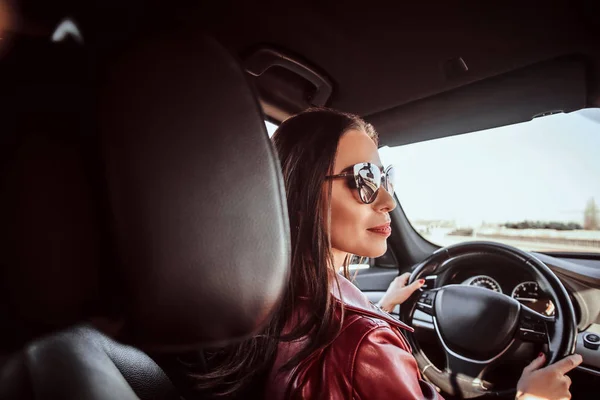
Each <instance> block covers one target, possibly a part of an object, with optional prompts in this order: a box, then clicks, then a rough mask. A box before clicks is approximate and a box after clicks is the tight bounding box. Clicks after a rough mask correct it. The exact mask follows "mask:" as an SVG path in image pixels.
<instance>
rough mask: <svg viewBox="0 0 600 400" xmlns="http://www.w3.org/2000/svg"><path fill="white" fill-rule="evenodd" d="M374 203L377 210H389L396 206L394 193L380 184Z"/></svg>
mask: <svg viewBox="0 0 600 400" xmlns="http://www.w3.org/2000/svg"><path fill="white" fill-rule="evenodd" d="M374 205H375V208H376V209H377V211H381V212H390V211H392V210H393V209H394V208H396V200H395V199H394V195H393V194H392V193H390V192H388V191H387V190H386V189H385V188H384V187H383V185H382V186H381V187H380V188H379V193H377V199H376V200H375V203H374Z"/></svg>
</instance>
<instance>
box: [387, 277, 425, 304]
mask: <svg viewBox="0 0 600 400" xmlns="http://www.w3.org/2000/svg"><path fill="white" fill-rule="evenodd" d="M408 278H410V273H409V272H406V273H404V274H402V275H400V276H398V277H396V278H395V279H394V280H393V281H392V283H390V287H388V290H387V291H386V292H385V294H384V295H383V297H382V298H381V300H379V303H378V306H379V308H381V309H382V310H384V311H387V312H391V311H392V310H393V309H394V307H396V306H397V305H398V304H402V303H404V302H405V301H406V299H408V298H409V297H410V296H411V295H412V294H413V293H414V292H415V291H416V290H417V289H419V288H420V287H421V286H423V285H424V284H425V279H419V280H418V281H414V282H413V283H411V284H410V285H408V286H407V283H408Z"/></svg>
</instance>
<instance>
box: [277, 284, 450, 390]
mask: <svg viewBox="0 0 600 400" xmlns="http://www.w3.org/2000/svg"><path fill="white" fill-rule="evenodd" d="M339 280H340V290H341V293H342V296H340V295H339V293H338V291H337V289H336V290H333V291H332V294H333V296H334V297H335V299H336V300H337V301H336V307H338V312H337V316H338V318H339V316H340V311H341V305H342V300H341V299H343V304H344V307H345V316H344V322H343V325H342V329H341V332H340V334H339V335H338V336H337V337H336V338H335V340H334V341H333V342H332V343H331V344H330V345H329V346H327V347H326V348H325V349H324V350H322V351H321V352H319V353H318V354H314V355H313V356H311V357H309V358H308V359H306V360H304V361H302V362H301V363H300V364H299V365H298V366H297V367H296V368H295V369H294V370H292V371H283V370H280V367H281V366H282V365H283V364H284V363H285V362H286V361H287V360H289V359H290V357H292V356H293V355H294V354H296V353H297V352H298V351H299V350H300V349H301V347H302V344H303V341H302V340H300V341H296V342H291V343H289V342H282V343H281V344H280V345H279V348H278V351H277V356H276V360H275V363H274V365H273V368H272V370H271V373H270V375H269V378H268V380H267V384H266V391H265V394H266V396H265V398H267V399H269V400H283V399H284V398H285V396H286V390H287V388H288V386H290V385H291V386H290V397H289V398H293V399H332V400H333V399H419V400H424V399H441V396H440V395H439V394H438V393H437V391H436V390H435V389H434V388H433V386H431V385H430V384H429V383H427V382H425V381H423V380H421V374H420V372H419V369H418V367H417V362H416V360H415V359H414V358H413V356H412V355H411V348H410V346H409V345H408V343H407V341H406V339H405V338H404V336H403V335H402V333H401V332H400V329H407V330H410V331H412V328H411V327H409V326H407V325H406V324H404V323H402V322H400V321H398V320H396V319H395V318H393V317H391V316H390V315H389V314H387V313H385V312H383V311H381V310H380V309H379V308H377V307H375V306H373V305H372V304H371V303H370V302H369V300H368V299H367V298H366V296H365V295H364V294H363V293H362V292H361V291H360V290H359V289H358V288H357V287H356V286H354V285H353V284H352V283H351V282H349V281H348V280H347V279H345V278H343V277H341V276H340V277H339ZM334 286H335V285H334ZM299 312H300V313H302V312H303V311H302V310H300V311H299ZM301 317H302V315H300V316H299V318H301ZM288 325H289V324H288ZM286 330H287V329H286ZM294 373H296V375H295V376H296V377H297V378H296V379H295V380H294V381H292V376H294ZM300 382H303V384H302V385H300Z"/></svg>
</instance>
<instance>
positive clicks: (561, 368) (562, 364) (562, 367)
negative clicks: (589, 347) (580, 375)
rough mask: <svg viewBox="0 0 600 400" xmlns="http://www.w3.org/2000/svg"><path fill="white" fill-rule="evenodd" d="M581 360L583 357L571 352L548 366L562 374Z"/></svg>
mask: <svg viewBox="0 0 600 400" xmlns="http://www.w3.org/2000/svg"><path fill="white" fill-rule="evenodd" d="M582 361H583V358H582V357H581V356H580V355H579V354H573V355H570V356H568V357H565V358H563V359H562V360H560V361H557V362H555V363H554V364H552V365H551V366H550V367H549V368H554V369H555V370H556V371H557V372H558V373H559V374H561V375H564V374H566V373H567V372H569V371H571V370H572V369H575V368H576V367H577V366H578V365H579V364H581V362H582Z"/></svg>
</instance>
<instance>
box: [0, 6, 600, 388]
mask: <svg viewBox="0 0 600 400" xmlns="http://www.w3.org/2000/svg"><path fill="white" fill-rule="evenodd" d="M599 16H600V3H599V2H597V1H594V0H577V1H568V0H555V1H550V2H548V1H546V2H542V1H539V0H528V1H521V2H517V1H513V0H510V1H505V2H494V3H490V2H465V3H464V4H460V5H459V4H454V3H449V2H441V1H435V2H431V3H413V2H411V3H406V4H404V3H403V4H394V5H390V4H386V3H384V2H378V1H374V2H369V3H365V4H356V5H353V4H343V3H341V2H333V1H328V0H327V1H320V2H316V1H308V2H303V3H301V4H291V3H290V4H286V3H282V2H271V1H254V2H248V1H235V0H232V1H225V2H218V3H214V4H206V3H199V2H185V1H180V2H173V3H164V2H155V1H143V0H133V1H128V2H117V1H110V0H107V1H103V2H96V1H90V2H77V1H74V0H57V1H52V2H48V1H46V2H41V1H35V0H24V1H20V2H19V1H16V0H0V81H1V87H2V90H1V91H0V97H1V105H2V107H1V108H0V115H1V118H0V121H1V122H0V123H1V124H2V125H0V126H1V129H0V140H1V142H0V152H2V156H1V157H0V163H1V171H0V176H1V177H2V179H0V203H1V204H2V207H1V208H0V209H1V210H2V211H0V213H1V216H2V217H1V221H2V229H1V232H2V241H1V242H0V243H1V244H0V246H2V262H1V266H0V274H1V275H0V286H1V288H2V290H0V298H1V299H2V301H1V302H0V307H1V309H2V312H1V313H0V318H2V326H3V330H2V333H1V334H0V348H1V351H0V399H54V398H63V399H117V398H118V399H129V398H131V399H136V398H140V399H188V398H190V399H192V398H198V397H197V396H196V397H194V396H193V394H191V393H190V391H189V387H186V385H185V384H184V383H183V382H180V381H178V380H177V379H176V377H174V376H173V375H172V371H171V370H170V369H169V366H168V365H166V364H163V362H162V360H163V357H164V356H165V355H167V356H168V355H173V354H177V355H184V354H196V353H198V352H202V351H203V349H205V348H215V347H219V346H226V345H227V344H229V343H234V342H236V341H239V340H241V339H243V338H246V337H248V336H250V335H252V334H255V333H256V332H258V331H260V329H261V327H262V326H264V324H265V322H266V321H267V320H268V318H269V316H270V315H271V313H272V312H273V311H274V310H275V309H276V308H277V305H278V301H279V299H280V297H281V295H282V293H283V291H284V290H285V284H286V279H287V277H288V273H289V263H290V246H291V244H290V240H289V226H288V220H287V208H286V202H285V193H284V189H283V182H282V176H281V172H280V169H279V163H278V159H277V156H276V154H275V153H274V150H273V147H272V145H271V143H270V140H269V135H270V134H271V133H272V130H273V129H275V128H276V126H277V125H278V124H279V123H281V122H282V121H284V120H285V119H286V118H288V117H290V116H292V115H294V114H296V113H298V112H301V111H303V110H306V109H308V108H311V107H331V108H334V109H338V110H341V111H345V112H351V113H355V114H357V115H360V116H361V117H363V118H364V119H365V120H366V121H368V122H370V123H372V124H373V126H374V127H375V128H376V130H377V132H378V134H379V142H380V143H379V145H380V147H381V148H382V159H383V158H384V157H383V156H384V152H385V151H389V152H392V153H393V152H395V151H397V153H394V154H405V155H407V157H406V158H410V157H414V158H416V159H418V163H417V164H414V166H413V167H412V168H411V167H407V168H406V169H402V170H401V171H400V172H401V174H403V175H406V176H410V175H412V176H413V180H414V181H415V182H416V183H415V185H416V186H411V187H409V186H404V187H403V186H402V185H397V187H396V200H397V203H398V206H397V207H396V208H395V209H394V210H393V211H392V213H391V219H392V228H393V233H392V235H391V236H390V237H389V239H388V251H387V253H386V254H385V255H383V256H381V257H379V258H376V259H366V260H365V259H362V258H361V259H358V258H357V260H355V261H354V262H353V263H352V265H351V273H352V280H353V282H354V283H355V284H356V285H357V286H358V287H359V288H360V289H361V290H362V291H363V293H365V294H366V295H367V297H368V298H369V299H370V300H371V301H372V302H374V303H376V302H377V301H379V300H380V299H381V298H382V296H383V294H384V293H385V291H386V290H387V288H388V286H389V284H390V282H392V280H393V279H394V278H395V277H396V276H398V275H399V274H402V273H405V272H409V273H410V274H411V277H410V281H411V282H412V281H415V280H417V279H425V281H426V285H425V286H424V287H423V290H420V291H418V293H416V294H415V296H412V297H411V298H410V299H409V300H408V301H407V302H406V303H404V304H402V305H401V306H399V307H397V308H396V309H395V310H394V311H393V313H392V315H394V316H395V317H397V318H400V319H402V320H403V321H404V322H406V323H408V324H409V325H411V326H413V327H414V328H415V332H414V333H412V334H410V333H409V334H407V339H408V341H409V343H410V345H411V347H412V349H413V355H414V356H415V358H416V359H417V362H418V364H419V368H420V371H421V374H422V375H423V377H424V378H425V379H427V380H428V381H430V382H431V383H432V384H434V385H435V386H436V388H437V389H438V390H439V391H440V392H441V394H442V395H443V396H444V397H445V398H447V399H463V398H499V397H505V398H511V396H512V398H514V391H511V389H514V387H515V383H516V381H517V379H518V378H519V375H520V373H521V371H522V368H523V367H524V366H525V365H527V364H528V363H529V362H530V361H531V359H532V358H533V357H535V355H537V354H538V353H539V352H540V351H543V352H545V353H546V354H547V356H548V358H549V360H550V362H554V361H557V360H559V359H561V358H562V357H565V356H567V355H569V354H573V353H574V352H575V353H578V354H581V355H582V356H583V363H582V365H580V366H579V367H577V368H576V369H575V370H574V371H572V372H571V373H570V374H569V376H570V378H571V379H572V382H573V383H572V386H571V393H572V394H573V398H575V399H595V398H598V396H599V394H598V390H599V389H598V387H599V384H600V349H599V347H600V223H598V221H600V216H598V217H596V215H598V214H599V212H598V211H597V208H594V202H593V201H591V202H590V203H589V204H591V206H589V207H587V208H586V210H585V217H584V218H583V219H582V220H581V225H582V226H581V227H574V226H575V225H577V224H579V223H580V222H579V221H580V214H581V215H583V214H582V213H581V212H580V210H579V209H577V210H576V211H577V219H575V217H573V218H571V217H569V218H571V219H569V220H568V221H567V220H565V221H566V222H565V224H566V223H567V222H568V223H571V221H575V222H573V224H575V225H573V227H563V226H559V225H556V224H555V225H552V226H551V227H550V226H547V227H543V228H540V227H539V226H537V225H536V228H535V229H533V228H531V227H530V226H529V225H533V223H530V222H527V221H526V222H527V223H528V224H529V225H527V227H525V225H523V226H517V225H518V224H517V223H518V222H519V221H521V220H534V219H538V217H535V216H531V217H530V216H529V215H533V214H532V213H533V211H536V210H535V208H538V209H540V210H544V209H546V208H549V207H550V205H553V204H559V203H558V202H557V201H558V200H555V199H553V198H552V197H557V198H561V197H564V198H570V197H572V196H574V195H573V193H574V192H576V191H577V190H580V189H581V188H580V186H577V188H575V189H574V186H569V185H567V184H565V186H559V183H560V185H562V183H561V182H569V181H570V180H574V179H576V178H577V176H578V175H582V174H584V173H587V172H586V171H592V172H590V174H592V173H594V171H596V173H597V175H594V177H595V180H594V181H591V183H588V186H589V187H590V188H591V189H590V193H591V192H593V190H595V189H594V188H597V187H598V186H597V185H598V182H600V169H598V167H597V164H593V162H595V161H593V160H592V161H585V160H584V159H583V158H577V157H576V156H570V157H571V158H567V157H566V156H565V158H564V159H562V158H550V157H549V156H546V155H545V153H544V152H543V151H544V149H546V147H545V145H546V144H547V143H546V142H550V141H551V140H553V139H551V138H550V136H549V135H550V133H547V136H545V137H546V139H544V136H543V134H544V133H545V132H549V130H550V129H551V125H552V126H554V128H556V129H558V128H557V127H559V128H560V127H563V126H566V130H563V131H564V132H563V133H564V135H563V136H564V137H565V140H566V141H565V142H561V143H563V144H562V145H560V146H559V145H557V146H556V147H560V150H562V151H563V152H565V154H567V155H569V154H571V153H572V154H575V153H574V152H575V150H573V149H575V146H576V145H581V146H582V148H586V150H587V151H588V152H589V154H592V156H591V157H593V158H594V159H596V160H597V159H599V157H597V156H594V154H598V152H600V147H594V146H595V145H596V144H599V143H600V142H599V141H598V137H600V46H598V43H600V18H598V17H599ZM574 116H575V117H577V118H580V117H581V118H580V120H581V121H583V119H585V121H586V122H585V123H586V124H587V125H585V126H586V128H585V129H588V130H589V132H591V134H595V136H586V137H588V138H592V139H589V141H585V142H581V140H580V139H578V138H580V137H583V136H577V129H579V128H577V127H578V126H580V125H575V123H573V125H569V124H570V122H569V121H571V119H568V118H571V117H574ZM584 117H585V118H584ZM544 121H546V125H544V126H548V128H544V129H548V131H544V130H540V135H541V136H540V137H542V139H541V141H538V142H535V143H534V145H533V147H526V144H527V143H526V142H527V139H525V138H523V139H521V138H517V137H516V136H511V137H510V138H511V139H510V142H509V145H510V147H502V146H501V145H500V144H499V142H498V140H499V139H494V140H495V141H494V142H493V144H492V145H491V146H492V147H490V148H491V149H492V150H494V149H495V151H496V153H498V154H499V155H498V160H501V162H502V163H503V164H502V165H501V166H500V167H497V170H498V171H499V170H500V169H506V170H509V171H516V172H512V175H508V178H506V179H504V178H500V172H498V175H496V174H491V173H489V172H486V171H487V170H485V171H483V168H481V169H482V171H483V172H482V173H481V174H479V175H473V176H476V178H473V177H472V176H471V175H462V176H461V174H459V173H452V171H453V165H454V164H459V163H461V162H462V161H461V157H462V156H459V155H458V154H462V153H458V150H456V149H455V147H452V146H455V145H453V144H451V142H449V140H458V141H459V142H455V143H458V144H457V145H456V146H459V147H460V146H462V149H463V150H465V149H466V150H465V151H466V152H471V153H472V152H473V151H474V150H469V149H470V148H467V147H466V145H463V144H462V143H466V142H464V141H463V142H460V140H466V139H467V138H469V137H471V136H470V135H475V134H477V135H479V136H480V137H485V136H486V135H487V137H494V138H496V136H494V135H495V134H496V133H494V132H498V131H497V129H505V128H506V127H512V126H530V125H526V124H531V123H538V122H539V123H540V124H542V123H544ZM548 121H550V122H548ZM578 121H579V120H578ZM265 123H266V125H265ZM577 123H578V124H579V123H581V124H583V122H577ZM565 124H566V125H565ZM594 124H595V125H594ZM540 126H542V125H540ZM581 126H583V125H581ZM590 127H591V128H590ZM561 129H562V128H561ZM582 129H583V128H582ZM481 131H484V132H481ZM461 138H462V139H461ZM594 138H595V139H594ZM569 141H570V142H569ZM428 143H440V145H439V151H436V152H433V151H429V153H428V150H427V149H430V148H429V147H426V146H427V145H428ZM565 143H566V144H565ZM571 144H572V146H573V147H571ZM419 146H420V147H419ZM494 146H495V147H494ZM386 149H387V150H386ZM467 150H468V151H467ZM401 151H404V153H400V152H401ZM569 152H571V153H569ZM392 153H390V154H392ZM440 154H441V155H444V156H449V158H447V159H446V158H444V159H443V160H442V159H441V158H439V157H440ZM516 154H524V155H525V157H527V159H526V160H524V162H525V164H523V165H526V166H528V168H532V169H536V170H538V169H539V170H549V169H551V168H554V169H551V170H552V171H557V172H553V174H554V175H553V176H552V177H551V178H548V179H540V182H536V181H534V180H533V179H529V180H527V179H528V178H527V176H529V175H527V173H526V172H527V171H525V172H524V171H520V170H519V169H517V168H514V169H511V167H510V165H509V164H510V163H517V162H518V161H517V160H516ZM409 156H410V157H409ZM482 157H483V158H489V159H492V158H494V156H493V155H490V154H489V153H485V152H483V156H482ZM446 160H450V161H446ZM540 160H541V161H540ZM384 161H385V160H384ZM401 161H402V160H398V162H401ZM436 163H438V164H436ZM444 163H445V164H444ZM432 164H433V165H438V166H437V167H436V168H437V169H435V171H434V173H433V175H419V173H422V172H423V171H426V170H428V169H429V168H430V167H429V166H430V165H432ZM551 164H552V166H551V167H550V165H551ZM439 165H441V166H439ZM519 165H521V164H519ZM573 165H575V166H577V168H580V169H577V171H579V170H581V171H584V172H581V173H579V172H577V173H575V172H571V171H572V170H571V169H569V168H575V167H573ZM469 168H470V170H477V169H478V167H477V165H475V166H473V165H471V166H470V167H469ZM519 168H521V167H519ZM560 168H562V169H560ZM493 171H496V170H493ZM521 173H522V174H523V175H524V176H525V178H527V179H525V181H524V182H525V183H524V184H523V185H521V184H517V183H516V182H517V181H518V180H519V179H520V177H519V175H520V174H521ZM563 175H564V177H563ZM421 176H427V177H428V178H427V179H425V178H420V177H421ZM586 176H587V175H586ZM590 176H591V175H590ZM563 178H564V179H563ZM406 179H408V178H406ZM594 185H595V186H594ZM542 186H543V187H544V188H545V189H547V188H550V189H552V190H554V192H553V193H555V195H554V196H546V200H545V202H547V203H545V202H544V200H542V202H538V205H537V207H533V208H531V209H532V210H533V211H530V214H527V213H526V212H524V213H523V214H522V215H524V217H522V218H521V217H520V216H519V217H515V220H514V221H511V223H514V224H513V225H510V226H508V224H505V225H503V226H502V227H498V226H492V225H491V223H490V221H487V223H482V224H481V226H479V225H477V226H475V225H473V224H471V225H469V224H465V223H453V224H452V225H448V224H449V223H448V221H441V217H440V218H437V217H435V218H434V217H431V218H429V220H428V221H425V219H427V218H425V217H423V218H422V217H420V216H416V217H414V216H413V211H412V210H416V209H417V206H416V205H414V204H416V203H418V202H422V203H424V204H439V205H440V207H441V208H443V207H445V205H447V204H450V203H452V201H454V200H453V199H454V198H455V197H456V196H458V194H460V192H463V191H465V190H466V189H464V188H475V189H477V188H481V190H480V191H482V192H484V191H490V190H491V189H488V188H493V190H495V191H496V190H497V192H494V193H496V195H497V196H498V197H501V198H502V199H505V200H503V201H504V202H505V203H506V202H508V201H510V202H511V203H510V204H512V205H513V206H512V207H514V208H516V207H518V205H519V204H521V203H525V202H526V201H528V200H527V198H528V195H529V194H528V192H529V191H532V192H533V191H539V190H540V189H539V188H540V187H542ZM483 188H486V189H483ZM514 188H518V190H516V189H515V190H513V191H511V190H512V189H514ZM421 189H422V190H423V191H425V190H427V193H431V194H432V195H431V196H430V197H435V199H436V201H437V203H428V201H429V200H423V197H421V198H417V200H415V201H414V202H412V203H411V200H409V197H408V196H409V195H411V194H412V195H415V192H417V191H419V190H421ZM470 190H471V189H470ZM403 191H406V192H410V193H403ZM457 193H458V194H457ZM469 193H471V192H469ZM474 193H475V192H474ZM544 193H545V192H544ZM587 193H588V192H586V196H587ZM597 193H598V195H599V196H600V192H597ZM416 194H418V193H416ZM470 196H475V195H470ZM405 199H406V200H405ZM506 199H509V200H506ZM597 200H598V201H600V198H598V199H597ZM469 201H470V200H469V199H467V200H464V202H465V203H469ZM415 202H416V203H415ZM444 203H446V204H444ZM501 205H502V204H500V203H491V202H490V203H489V204H488V205H487V206H486V205H485V204H484V205H483V206H481V208H483V209H485V208H497V207H500V206H501ZM478 207H479V206H478ZM471 209H475V207H474V206H471ZM590 210H591V211H590ZM432 215H433V214H432ZM540 215H541V214H540ZM573 215H575V214H573ZM506 219H507V218H505V220H506ZM517 219H518V221H517ZM421 220H422V221H421ZM505 220H503V222H505ZM530 228H531V229H530ZM538 228H539V229H538ZM473 229H475V230H476V234H475V233H473ZM542 230H543V231H544V234H543V235H542V236H539V237H538V236H534V237H532V236H531V235H534V234H535V232H539V231H542ZM550 231H551V233H547V232H550ZM440 232H443V233H440ZM565 232H566V233H565ZM511 235H512V236H511ZM527 235H530V236H527ZM507 238H508V239H507ZM459 239H460V240H459ZM257 387H260V385H257ZM206 398H212V397H210V395H209V394H207V397H206ZM245 398H261V395H260V393H259V391H258V390H257V391H256V392H255V393H250V394H248V395H247V397H245Z"/></svg>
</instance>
